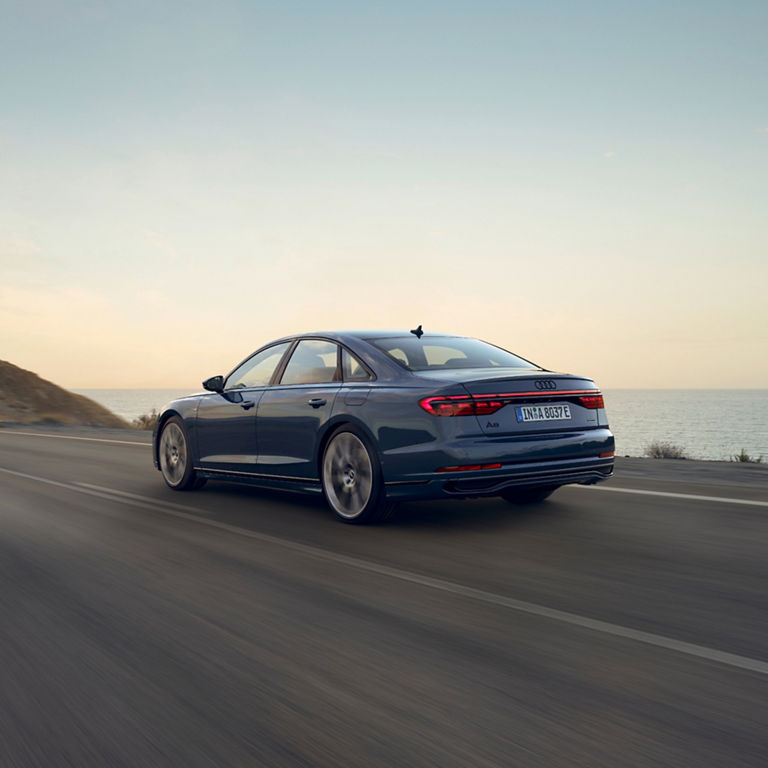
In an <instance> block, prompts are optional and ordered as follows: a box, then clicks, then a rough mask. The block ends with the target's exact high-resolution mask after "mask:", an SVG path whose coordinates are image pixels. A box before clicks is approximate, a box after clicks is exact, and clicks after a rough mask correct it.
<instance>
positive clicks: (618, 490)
mask: <svg viewBox="0 0 768 768" xmlns="http://www.w3.org/2000/svg"><path fill="white" fill-rule="evenodd" d="M567 487H568V488H585V489H589V490H592V491H610V492H611V493H634V494H637V495H640V496H664V497H666V498H668V499H693V500H694V501H718V502H721V503H723V504H746V505H748V506H753V507H768V501H758V500H756V499H732V498H728V497H725V496H699V495H698V494H695V493H672V492H671V491H643V490H640V489H639V488H614V487H613V486H611V485H574V486H567Z"/></svg>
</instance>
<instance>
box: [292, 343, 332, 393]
mask: <svg viewBox="0 0 768 768" xmlns="http://www.w3.org/2000/svg"><path fill="white" fill-rule="evenodd" d="M338 350H339V347H338V344H334V343H333V342H332V341H322V340H321V339H302V340H301V341H300V342H299V343H298V344H297V345H296V349H294V350H293V354H292V355H291V359H290V360H289V361H288V365H286V366H285V371H283V378H282V379H281V380H280V383H281V384H330V383H331V382H333V381H339V375H338V363H337V360H338Z"/></svg>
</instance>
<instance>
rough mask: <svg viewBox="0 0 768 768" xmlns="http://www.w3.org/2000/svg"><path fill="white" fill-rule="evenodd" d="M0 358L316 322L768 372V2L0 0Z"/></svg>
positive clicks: (70, 378)
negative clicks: (122, 0)
mask: <svg viewBox="0 0 768 768" xmlns="http://www.w3.org/2000/svg"><path fill="white" fill-rule="evenodd" d="M0 10H1V11H2V18H3V23H2V25H0V93H2V99H0V157H2V165H1V166H0V167H1V168H2V184H0V359H5V360H9V361H10V362H13V363H15V364H17V365H20V366H22V367H24V368H28V369H31V370H33V371H35V372H37V373H39V374H40V375H42V376H43V377H45V378H47V379H50V380H52V381H55V382H56V383H59V384H61V385H63V386H68V387H73V388H77V387H179V388H187V387H189V388H191V389H194V388H196V387H198V386H199V382H200V380H201V379H202V378H204V377H207V376H210V375H212V374H215V373H222V372H226V371H227V370H228V369H230V368H231V367H232V366H233V365H234V363H236V362H237V361H239V360H240V359H241V358H243V357H244V356H245V355H246V354H248V353H249V352H250V351H251V350H252V349H254V348H256V347H257V346H260V345H261V344H263V343H264V342H266V341H269V340H270V339H272V338H274V337H276V336H280V335H284V334H287V333H292V332H300V331H305V330H319V329H339V328H375V327H384V328H397V327H400V328H403V329H408V328H413V327H415V326H416V325H417V324H419V323H422V324H423V325H424V327H425V328H426V329H430V330H441V331H447V332H456V333H460V334H466V335H475V336H479V337H481V338H485V339H487V340H489V341H492V342H494V343H497V344H499V345H501V346H505V347H508V348H509V349H511V350H513V351H515V352H518V353H519V354H521V355H523V356H524V357H527V358H529V359H532V360H534V361H536V362H539V363H541V364H543V365H545V366H546V367H550V368H554V369H557V370H564V371H570V372H574V373H582V372H583V373H587V374H589V375H591V376H594V377H595V378H596V379H597V380H598V382H599V383H600V384H601V385H602V386H603V387H605V388H611V387H613V388H618V387H654V388H655V387H680V388H688V387H702V388H720V387H723V388H725V387H754V388H757V387H768V298H767V295H768V215H767V214H768V184H767V183H766V180H767V179H768V98H767V97H768V88H767V87H766V83H768V46H766V40H767V39H768V3H765V2H764V1H762V2H735V3H728V4H727V3H721V2H717V3H708V2H701V1H698V0H697V1H696V2H671V3H670V2H645V3H632V4H628V3H616V2H582V3H573V2H548V3H538V2H473V3H466V2H445V1H441V2H439V3H438V2H407V3H406V2H387V3H375V4H374V3H360V2H344V3H342V2H322V3H320V2H306V3H298V2H280V3H260V2H218V3H210V2H206V3H203V2H184V3H180V2H169V3H162V4H158V3H155V2H151V3H150V2H131V3H117V2H113V3H109V2H95V1H89V2H68V3H62V2H37V1H36V0H32V1H31V2H26V3H19V2H12V3H5V2H0Z"/></svg>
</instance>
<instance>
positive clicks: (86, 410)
mask: <svg viewBox="0 0 768 768" xmlns="http://www.w3.org/2000/svg"><path fill="white" fill-rule="evenodd" d="M4 421H5V422H15V423H17V424H41V423H47V424H85V425H88V426H94V427H127V426H128V424H127V422H125V421H123V420H122V419H121V418H120V417H119V416H115V414H114V413H112V412H111V411H108V410H107V409H106V408H104V407H103V406H101V405H99V404H98V403H94V402H93V400H89V399H88V398H87V397H83V396H82V395H76V394H74V393H73V392H68V391H67V390H66V389H62V388H61V387H58V386H56V385H55V384H52V383H51V382H50V381H46V380H45V379H41V378H40V377H39V376H38V375H37V374H36V373H32V372H31V371H25V370H24V369H23V368H19V367H18V366H16V365H13V364H12V363H8V362H5V361H4V360H0V424H2V422H4Z"/></svg>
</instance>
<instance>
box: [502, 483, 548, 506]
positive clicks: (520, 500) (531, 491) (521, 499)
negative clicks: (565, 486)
mask: <svg viewBox="0 0 768 768" xmlns="http://www.w3.org/2000/svg"><path fill="white" fill-rule="evenodd" d="M559 487H560V486H559V485H540V486H536V487H533V488H507V489H506V490H505V491H502V492H501V494H499V495H500V496H501V498H502V499H504V500H505V501H508V502H509V503H510V504H539V503H540V502H542V501H544V499H546V498H547V497H548V496H550V495H552V494H553V493H554V492H555V491H556V490H557V489H558V488H559Z"/></svg>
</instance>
